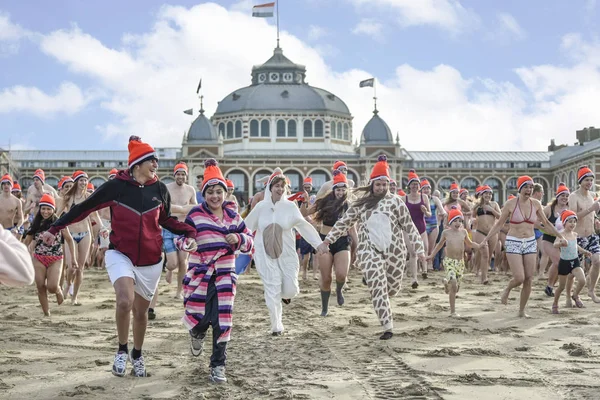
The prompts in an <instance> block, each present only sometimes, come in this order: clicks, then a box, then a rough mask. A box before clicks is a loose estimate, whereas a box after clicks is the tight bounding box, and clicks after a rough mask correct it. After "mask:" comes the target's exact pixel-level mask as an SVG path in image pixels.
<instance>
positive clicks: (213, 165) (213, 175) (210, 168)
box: [202, 158, 227, 195]
mask: <svg viewBox="0 0 600 400" xmlns="http://www.w3.org/2000/svg"><path fill="white" fill-rule="evenodd" d="M214 185H221V186H222V187H223V189H225V190H227V182H226V181H225V177H224V176H223V173H222V172H221V168H219V165H218V163H217V160H215V159H214V158H209V159H208V160H206V161H204V180H203V181H202V195H204V192H205V191H206V188H207V187H209V186H214Z"/></svg>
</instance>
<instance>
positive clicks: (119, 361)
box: [112, 351, 127, 376]
mask: <svg viewBox="0 0 600 400" xmlns="http://www.w3.org/2000/svg"><path fill="white" fill-rule="evenodd" d="M126 370H127V353H125V352H123V351H121V352H118V353H117V354H115V361H114V363H113V367H112V373H113V375H114V376H125V371H126Z"/></svg>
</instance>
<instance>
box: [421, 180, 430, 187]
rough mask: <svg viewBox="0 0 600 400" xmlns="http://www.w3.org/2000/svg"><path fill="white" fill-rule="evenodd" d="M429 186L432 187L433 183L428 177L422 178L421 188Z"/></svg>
mask: <svg viewBox="0 0 600 400" xmlns="http://www.w3.org/2000/svg"><path fill="white" fill-rule="evenodd" d="M426 187H428V188H429V189H431V183H429V181H428V180H427V179H421V189H423V188H426Z"/></svg>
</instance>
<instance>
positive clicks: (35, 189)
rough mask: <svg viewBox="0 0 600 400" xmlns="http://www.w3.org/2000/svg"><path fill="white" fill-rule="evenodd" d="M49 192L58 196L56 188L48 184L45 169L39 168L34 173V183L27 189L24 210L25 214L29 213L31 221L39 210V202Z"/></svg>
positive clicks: (53, 195)
mask: <svg viewBox="0 0 600 400" xmlns="http://www.w3.org/2000/svg"><path fill="white" fill-rule="evenodd" d="M44 193H49V194H50V195H51V196H52V197H54V198H56V197H58V193H56V190H54V188H53V187H52V186H50V185H47V184H46V174H45V173H44V170H42V169H37V170H35V172H34V174H33V184H31V185H30V186H29V188H28V189H27V200H26V202H25V208H24V209H23V212H24V213H25V215H29V216H30V217H29V218H30V222H32V221H33V216H34V215H35V214H37V212H38V203H39V202H40V199H41V198H42V196H43V195H44Z"/></svg>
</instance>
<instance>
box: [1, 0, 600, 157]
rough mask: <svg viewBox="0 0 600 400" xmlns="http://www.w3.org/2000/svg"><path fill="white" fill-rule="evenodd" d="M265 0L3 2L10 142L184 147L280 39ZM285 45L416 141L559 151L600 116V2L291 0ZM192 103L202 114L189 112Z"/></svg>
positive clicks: (4, 111) (5, 119) (358, 124)
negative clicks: (262, 7) (370, 82)
mask: <svg viewBox="0 0 600 400" xmlns="http://www.w3.org/2000/svg"><path fill="white" fill-rule="evenodd" d="M264 2H267V1H261V0H254V1H253V0H243V1H239V0H231V1H227V0H222V1H213V2H199V1H189V0H178V1H170V2H165V1H158V0H128V1H113V0H105V1H102V2H90V1H81V0H57V1H52V2H42V1H37V0H36V1H33V0H21V1H19V2H14V1H0V71H2V72H1V73H0V147H3V148H8V147H10V148H11V149H54V150H60V149H64V150H85V149H94V150H104V149H106V150H112V149H126V144H127V138H128V137H129V136H130V135H132V134H136V135H138V136H140V137H142V139H143V140H144V141H147V142H149V143H151V144H153V145H154V146H156V147H179V146H180V145H181V140H182V137H183V134H184V132H185V131H186V130H187V129H188V128H189V125H190V123H191V122H192V120H193V118H194V117H195V115H196V113H197V110H198V108H199V100H198V96H197V95H196V87H197V84H198V79H199V78H202V82H203V85H202V93H203V95H204V108H205V110H206V114H207V115H208V116H211V115H212V113H213V112H214V111H215V109H216V106H217V103H218V102H219V101H220V100H221V99H223V98H224V97H225V96H226V95H228V94H229V93H231V92H232V91H234V90H235V89H237V88H241V87H244V86H247V85H249V84H250V72H251V68H252V66H253V65H257V64H262V63H263V62H265V61H266V60H267V59H268V58H269V57H270V56H271V55H272V52H273V49H274V47H275V45H276V20H275V18H252V16H251V9H252V5H255V4H261V3H264ZM279 6H280V29H281V47H282V49H283V52H284V54H285V55H286V56H287V57H288V58H289V59H291V60H292V61H294V62H296V63H299V64H302V65H305V66H306V69H307V82H308V83H309V84H310V85H312V86H316V87H321V88H324V89H326V90H329V91H330V92H332V93H334V94H335V95H336V96H337V97H339V98H341V99H343V100H344V101H345V102H346V104H347V105H348V107H349V108H350V111H351V113H352V115H353V116H354V120H353V134H354V138H355V139H358V138H359V137H360V133H361V132H362V129H363V127H364V126H365V124H366V123H367V122H368V120H369V119H370V118H371V116H372V111H373V99H372V97H373V92H372V90H371V89H370V88H362V89H361V88H359V86H358V83H359V81H361V80H363V79H367V78H370V77H374V78H375V79H376V82H377V97H378V101H377V104H378V109H379V115H380V116H381V117H382V118H383V119H384V120H385V121H386V122H387V123H388V125H389V126H390V129H391V130H392V132H393V133H394V135H396V133H397V134H398V135H399V137H400V143H401V144H402V146H403V147H404V148H406V149H407V150H409V151H411V150H421V151H426V150H475V151H476V150H481V151H483V150H515V151H518V150H528V151H532V150H536V151H537V150H539V151H544V150H546V148H547V146H548V144H549V143H550V139H555V140H556V143H557V144H560V143H567V144H573V143H574V142H575V140H576V138H575V131H576V130H578V129H582V128H584V127H588V126H599V127H600V120H599V119H600V113H599V112H598V96H599V94H600V69H599V67H600V37H599V36H600V35H599V33H600V32H599V28H598V24H597V23H596V22H597V21H598V17H599V8H600V4H598V3H597V1H595V0H573V1H569V2H567V1H562V0H528V1H522V0H503V1H481V0H419V1H414V0H326V1H324V0H281V1H280V5H279ZM189 108H193V109H194V117H190V116H188V115H186V114H184V113H183V112H182V111H183V110H186V109H189Z"/></svg>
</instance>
